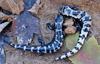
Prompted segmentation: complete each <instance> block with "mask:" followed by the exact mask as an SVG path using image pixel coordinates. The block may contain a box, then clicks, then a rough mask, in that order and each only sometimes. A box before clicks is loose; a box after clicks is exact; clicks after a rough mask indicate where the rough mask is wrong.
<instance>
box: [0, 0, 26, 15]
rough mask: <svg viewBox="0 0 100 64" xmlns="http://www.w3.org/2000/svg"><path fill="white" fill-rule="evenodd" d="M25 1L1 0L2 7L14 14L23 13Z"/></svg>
mask: <svg viewBox="0 0 100 64" xmlns="http://www.w3.org/2000/svg"><path fill="white" fill-rule="evenodd" d="M23 4H24V2H23V0H1V1H0V7H2V8H3V9H5V10H8V11H11V12H12V13H13V14H20V12H21V11H23V9H24V7H23Z"/></svg>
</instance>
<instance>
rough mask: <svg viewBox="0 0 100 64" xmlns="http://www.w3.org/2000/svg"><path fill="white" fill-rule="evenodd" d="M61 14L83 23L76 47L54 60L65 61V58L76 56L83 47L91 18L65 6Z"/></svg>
mask: <svg viewBox="0 0 100 64" xmlns="http://www.w3.org/2000/svg"><path fill="white" fill-rule="evenodd" d="M66 7H67V8H66ZM62 14H64V15H67V16H71V17H74V18H77V19H79V20H80V21H82V22H83V26H82V29H81V33H80V35H79V38H78V42H77V44H76V46H75V47H74V48H73V49H72V50H70V51H68V52H67V53H65V54H63V55H61V56H60V57H57V58H56V59H55V60H60V59H65V58H67V57H70V56H73V55H74V54H76V53H77V52H78V51H79V50H80V49H81V48H82V46H83V45H84V41H85V39H86V37H87V35H88V32H89V29H90V27H91V17H90V16H89V15H88V14H87V13H86V12H84V11H79V10H73V9H71V8H70V7H68V6H65V8H64V10H63V12H62Z"/></svg>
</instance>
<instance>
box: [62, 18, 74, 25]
mask: <svg viewBox="0 0 100 64" xmlns="http://www.w3.org/2000/svg"><path fill="white" fill-rule="evenodd" d="M73 24H74V21H73V19H67V20H65V22H64V24H63V25H64V26H72V25H73Z"/></svg>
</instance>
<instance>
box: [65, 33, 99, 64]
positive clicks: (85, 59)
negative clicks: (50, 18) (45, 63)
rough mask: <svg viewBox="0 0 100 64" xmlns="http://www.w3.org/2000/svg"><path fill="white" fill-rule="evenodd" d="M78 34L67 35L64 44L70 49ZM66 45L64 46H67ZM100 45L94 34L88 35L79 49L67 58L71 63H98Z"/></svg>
mask: <svg viewBox="0 0 100 64" xmlns="http://www.w3.org/2000/svg"><path fill="white" fill-rule="evenodd" d="M78 36H79V34H78V33H76V34H75V35H72V36H68V37H67V38H66V40H65V42H66V46H67V47H68V48H69V49H71V48H73V47H74V46H75V42H77V39H78ZM67 47H66V48H67ZM99 50H100V46H99V45H98V43H97V40H96V39H95V37H94V36H92V37H90V38H89V39H88V40H87V41H86V42H85V44H84V46H83V48H82V50H81V51H79V52H78V53H77V54H76V55H75V56H73V57H70V58H69V59H70V60H71V61H72V62H73V64H100V51H99Z"/></svg>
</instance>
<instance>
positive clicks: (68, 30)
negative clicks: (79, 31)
mask: <svg viewBox="0 0 100 64" xmlns="http://www.w3.org/2000/svg"><path fill="white" fill-rule="evenodd" d="M64 32H65V34H74V33H76V28H75V27H74V26H68V27H67V28H65V30H64Z"/></svg>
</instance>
